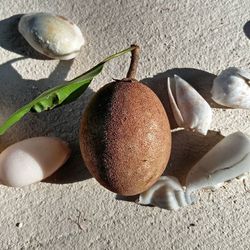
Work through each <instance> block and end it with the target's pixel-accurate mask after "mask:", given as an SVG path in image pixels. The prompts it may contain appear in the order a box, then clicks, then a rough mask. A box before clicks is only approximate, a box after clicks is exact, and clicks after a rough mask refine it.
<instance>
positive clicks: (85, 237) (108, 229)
mask: <svg viewBox="0 0 250 250" xmlns="http://www.w3.org/2000/svg"><path fill="white" fill-rule="evenodd" d="M0 3H1V8H0V20H1V21H0V122H2V121H3V120H4V119H5V118H6V117H7V116H8V115H10V114H11V113H12V112H13V111H14V110H16V108H17V107H20V105H22V104H25V103H26V102H27V101H29V100H31V99H32V98H33V97H35V96H36V95H37V94H38V93H40V92H41V91H42V90H45V89H47V88H49V87H52V86H55V85H57V84H59V83H61V82H63V81H64V80H69V79H71V78H73V77H75V76H77V75H78V74H80V73H82V72H84V71H85V70H87V69H89V68H90V67H92V66H93V65H94V64H96V63H97V62H99V61H100V60H101V59H103V58H104V57H105V56H107V55H109V54H112V53H114V52H116V51H119V50H121V49H123V48H126V47H128V46H129V45H130V44H131V43H133V42H137V43H138V44H140V45H141V47H142V55H141V61H140V67H139V73H138V79H141V80H143V81H144V82H145V83H147V84H149V86H151V87H152V89H153V90H154V91H155V92H156V93H157V94H158V95H159V97H160V98H161V100H162V102H163V103H164V105H165V107H166V109H167V111H168V114H169V118H170V120H171V124H172V128H175V124H174V122H173V119H172V116H171V113H170V112H169V107H168V102H167V91H166V79H167V77H168V76H171V75H173V74H174V73H177V74H179V75H180V76H182V77H183V78H184V79H186V80H189V81H190V83H192V84H193V86H194V87H195V88H196V89H197V90H199V91H200V93H201V94H202V95H203V96H204V97H205V98H206V99H207V100H208V101H209V102H210V103H211V106H212V107H213V113H214V119H213V123H212V127H211V131H210V132H209V134H208V136H207V137H202V136H198V135H196V134H193V133H190V132H185V131H175V132H173V149H172V154H171V160H170V163H169V167H168V168H167V172H168V173H171V174H174V175H177V176H179V177H180V179H181V180H183V178H184V176H185V174H186V171H187V169H188V168H189V167H190V166H191V165H192V164H193V163H194V162H196V161H197V160H198V159H200V157H201V156H202V155H204V154H205V153H206V152H207V151H208V150H209V149H210V148H211V147H212V146H213V145H215V144H216V143H217V142H218V141H219V140H221V139H222V137H223V136H225V135H228V134H230V133H232V132H234V131H237V130H241V131H244V132H249V115H250V113H249V111H242V110H231V109H222V108H221V107H219V106H217V105H216V104H215V103H213V102H212V101H211V99H210V96H209V90H210V88H211V84H212V80H213V78H214V75H216V74H217V73H218V72H220V71H221V70H222V69H224V68H227V67H229V66H239V67H243V68H250V63H249V51H250V41H249V38H248V37H249V36H250V25H249V23H248V21H249V19H250V16H249V11H248V10H249V9H250V2H249V1H248V0H237V1H233V0H222V1H208V0H205V1H202V0H198V1H195V0H190V1H184V0H183V1H177V0H173V1H164V0H155V1H149V0H148V1H128V0H125V1H121V0H109V1H101V0H99V1H97V0H95V1H94V0H89V1H86V0H85V1H83V0H75V1H66V0H63V1H60V0H53V1H50V0H45V1H37V0H36V1H34V0H19V1H14V0H9V1H5V0H0ZM34 11H50V12H54V13H58V14H61V15H64V16H66V17H69V18H71V19H72V20H74V21H75V22H76V23H77V24H78V25H79V27H80V28H81V30H82V31H83V34H84V35H85V37H86V40H87V45H86V46H85V47H84V48H83V49H82V51H81V53H80V55H79V56H78V57H77V58H76V59H75V60H74V61H69V62H59V61H54V60H42V58H41V57H40V56H39V55H38V54H36V53H34V52H33V51H32V50H31V49H30V48H29V47H28V46H27V44H26V43H25V42H24V41H23V40H22V39H21V37H20V36H19V35H18V33H17V32H16V21H17V17H16V16H14V15H17V14H22V13H27V12H34ZM13 16H14V17H13ZM128 62H129V56H128V55H127V56H123V57H121V58H119V59H116V60H115V61H113V62H111V63H109V64H108V65H107V66H106V67H105V70H104V72H103V74H102V75H101V76H99V77H98V78H97V79H96V80H95V81H94V82H93V83H92V84H91V86H90V88H89V89H88V90H87V92H86V93H85V94H84V96H82V97H81V98H80V99H79V100H78V101H76V102H75V103H72V104H70V105H69V106H67V107H63V108H60V109H57V110H54V111H52V112H50V113H43V114H39V115H34V114H33V115H28V116H27V117H26V118H25V119H24V120H23V121H22V122H20V123H19V124H18V125H17V126H15V127H14V128H13V129H11V130H10V131H9V132H8V133H7V135H5V136H3V137H1V138H0V143H1V145H0V146H1V149H3V148H5V147H6V146H7V145H9V144H11V143H13V142H15V141H18V140H20V139H23V138H27V137H30V136H35V135H45V134H46V135H57V136H60V137H61V138H63V139H65V140H67V141H69V142H70V144H71V147H72V149H73V155H72V158H71V160H70V161H69V162H68V164H66V165H65V166H64V167H63V168H62V169H61V170H59V171H58V172H57V173H56V174H55V175H54V176H53V177H52V178H50V179H48V180H47V181H46V182H42V183H38V184H35V185H31V186H29V187H26V188H23V189H14V188H7V187H4V186H1V187H0V207H1V209H0V248H1V249H250V247H249V245H250V239H249V234H250V211H249V204H250V192H249V191H247V189H248V190H249V189H250V179H249V178H248V179H247V181H246V186H244V184H243V183H242V181H239V180H234V181H232V182H230V183H227V184H226V185H225V186H224V187H222V188H220V189H219V190H217V191H216V192H212V191H203V192H202V193H201V195H200V198H199V199H198V202H197V203H196V205H193V206H189V207H186V208H184V209H181V210H179V211H166V210H162V209H159V208H153V207H143V206H139V205H137V204H135V203H133V202H129V201H126V200H124V199H123V198H122V197H116V195H115V194H113V193H111V192H109V191H107V190H105V189H104V188H102V187H101V186H100V185H99V184H98V183H97V182H96V181H95V180H94V179H93V178H91V177H90V175H89V173H88V171H87V169H86V168H85V167H84V165H83V162H82V160H81V157H80V154H79V148H78V129H79V120H80V116H81V113H82V111H83V110H84V108H85V105H86V103H87V102H88V101H89V99H90V97H91V96H92V95H93V93H94V92H95V91H96V90H98V89H99V88H100V87H101V86H102V85H104V84H105V83H107V82H109V81H111V79H112V78H122V77H124V76H125V73H126V70H127V67H128ZM219 131H221V134H222V135H220V133H218V132H219Z"/></svg>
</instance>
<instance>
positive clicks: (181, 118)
mask: <svg viewBox="0 0 250 250" xmlns="http://www.w3.org/2000/svg"><path fill="white" fill-rule="evenodd" d="M173 80H174V83H173V84H171V81H170V78H168V96H169V100H170V104H171V108H172V111H173V114H174V117H175V120H176V122H177V124H178V125H179V126H180V127H183V128H185V129H187V130H192V131H197V132H199V133H201V134H203V135H206V134H207V131H208V129H209V128H210V125H211V122H212V109H211V108H210V106H209V104H208V103H207V102H206V101H205V99H204V98H203V97H202V96H201V95H200V94H199V93H198V92H197V91H196V90H195V89H194V88H193V87H192V86H191V85H190V84H188V83H187V82H186V81H185V80H183V79H182V78H180V77H179V76H177V75H174V79H173ZM170 85H172V86H170ZM171 87H172V89H173V92H172V89H171Z"/></svg>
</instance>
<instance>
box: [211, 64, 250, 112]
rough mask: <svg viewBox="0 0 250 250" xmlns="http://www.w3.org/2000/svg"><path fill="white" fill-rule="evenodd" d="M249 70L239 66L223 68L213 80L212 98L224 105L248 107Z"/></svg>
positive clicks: (249, 104)
mask: <svg viewBox="0 0 250 250" xmlns="http://www.w3.org/2000/svg"><path fill="white" fill-rule="evenodd" d="M249 83H250V72H248V71H246V70H242V69H239V68H235V67H232V68H228V69H226V70H223V71H222V72H221V73H220V74H219V75H218V76H217V77H216V78H215V79H214V82H213V87H212V90H211V94H212V99H213V100H214V101H215V102H217V103H218V104H221V105H223V106H226V107H231V108H242V109H249V108H250V86H249Z"/></svg>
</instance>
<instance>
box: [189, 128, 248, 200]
mask: <svg viewBox="0 0 250 250" xmlns="http://www.w3.org/2000/svg"><path fill="white" fill-rule="evenodd" d="M248 172H250V138H249V137H248V136H247V135H245V134H243V133H242V132H236V133H233V134H230V135H229V136H227V137H225V138H224V139H222V140H221V141H220V142H219V143H218V144H216V145H215V146H214V147H213V148H212V149H211V150H210V151H209V152H208V153H207V154H206V155H205V156H203V157H202V158H201V160H200V161H199V162H198V163H196V164H195V165H194V166H193V167H192V169H191V170H190V171H189V173H188V175H187V177H186V192H187V196H190V195H191V193H193V192H194V191H197V190H200V189H203V188H212V189H216V188H219V187H220V186H222V185H223V184H224V182H226V181H229V180H232V179H234V178H236V177H242V175H244V174H246V173H248Z"/></svg>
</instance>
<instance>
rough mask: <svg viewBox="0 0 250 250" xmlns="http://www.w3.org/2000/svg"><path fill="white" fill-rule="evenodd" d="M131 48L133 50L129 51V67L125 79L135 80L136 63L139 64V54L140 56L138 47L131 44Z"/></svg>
mask: <svg viewBox="0 0 250 250" xmlns="http://www.w3.org/2000/svg"><path fill="white" fill-rule="evenodd" d="M131 48H134V49H133V50H132V51H131V54H132V55H131V62H130V66H129V69H128V73H127V78H131V79H135V78H136V72H137V68H138V63H139V58H140V57H139V54H140V47H139V46H138V45H136V44H132V45H131Z"/></svg>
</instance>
